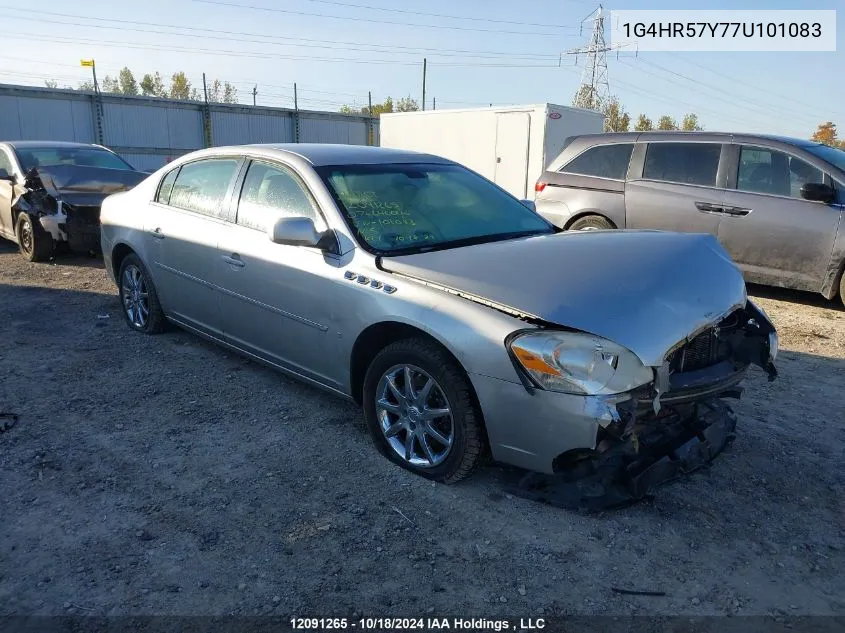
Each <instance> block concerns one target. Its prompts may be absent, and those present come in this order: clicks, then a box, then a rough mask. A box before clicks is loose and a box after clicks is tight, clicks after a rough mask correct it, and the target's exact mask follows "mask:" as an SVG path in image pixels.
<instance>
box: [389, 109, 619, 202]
mask: <svg viewBox="0 0 845 633" xmlns="http://www.w3.org/2000/svg"><path fill="white" fill-rule="evenodd" d="M603 129H604V115H602V114H601V113H600V112H595V111H593V110H585V109H583V108H570V107H567V106H560V105H554V104H551V103H543V104H539V105H525V106H507V107H499V108H473V109H461V110H426V111H424V112H395V113H390V114H382V115H381V118H380V123H379V137H380V141H379V144H380V145H381V146H382V147H392V148H395V149H407V150H412V151H417V152H426V153H428V154H435V155H437V156H442V157H443V158H448V159H449V160H453V161H455V162H456V163H461V164H462V165H464V166H466V167H469V168H470V169H472V170H473V171H476V172H478V173H479V174H481V175H482V176H484V177H485V178H488V179H490V180H492V181H493V182H495V183H496V184H498V185H499V186H500V187H502V188H503V189H505V190H506V191H508V192H510V193H511V194H512V195H514V196H516V197H517V198H520V199H523V200H533V199H534V183H535V182H537V180H538V179H539V177H540V175H541V174H542V173H543V170H544V169H545V168H546V166H547V165H548V164H549V163H550V162H551V161H552V160H554V158H555V157H556V156H557V155H558V154H559V153H560V151H561V149H563V146H564V144H565V142H566V139H567V138H569V137H570V136H577V135H579V134H597V133H600V132H602V131H603Z"/></svg>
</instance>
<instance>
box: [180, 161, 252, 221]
mask: <svg viewBox="0 0 845 633" xmlns="http://www.w3.org/2000/svg"><path fill="white" fill-rule="evenodd" d="M237 166H238V161H237V159H235V158H211V159H208V160H198V161H196V162H193V163H187V164H185V165H182V168H181V169H180V170H179V175H178V176H176V181H175V182H174V183H173V190H172V191H171V192H170V200H169V204H170V206H172V207H177V208H179V209H185V210H187V211H195V212H196V213H202V214H203V215H209V216H212V217H218V218H222V217H223V213H222V207H223V198H224V197H225V196H226V192H227V191H228V190H229V184H230V183H231V182H232V177H233V176H234V175H235V168H236V167H237Z"/></svg>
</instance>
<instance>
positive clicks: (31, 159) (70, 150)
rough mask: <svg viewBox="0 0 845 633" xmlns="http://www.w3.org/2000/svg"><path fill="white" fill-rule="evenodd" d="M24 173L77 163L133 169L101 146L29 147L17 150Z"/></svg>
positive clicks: (88, 165) (107, 167)
mask: <svg viewBox="0 0 845 633" xmlns="http://www.w3.org/2000/svg"><path fill="white" fill-rule="evenodd" d="M15 151H16V153H17V155H18V162H19V163H20V164H21V169H23V171H24V173H26V172H28V171H29V170H30V169H32V168H33V167H55V166H58V165H75V166H77V167H100V168H104V169H131V170H132V171H134V169H133V168H132V165H130V164H129V163H127V162H126V161H125V160H123V159H122V158H121V157H120V156H118V155H117V154H114V153H112V152H110V151H108V150H105V149H101V148H99V147H28V148H22V149H18V150H15Z"/></svg>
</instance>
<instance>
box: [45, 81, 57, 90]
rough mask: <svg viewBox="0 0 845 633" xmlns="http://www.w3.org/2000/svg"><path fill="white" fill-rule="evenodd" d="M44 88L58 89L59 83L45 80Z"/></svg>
mask: <svg viewBox="0 0 845 633" xmlns="http://www.w3.org/2000/svg"><path fill="white" fill-rule="evenodd" d="M44 86H45V87H47V88H58V87H59V82H58V81H56V80H55V79H47V80H45V81H44Z"/></svg>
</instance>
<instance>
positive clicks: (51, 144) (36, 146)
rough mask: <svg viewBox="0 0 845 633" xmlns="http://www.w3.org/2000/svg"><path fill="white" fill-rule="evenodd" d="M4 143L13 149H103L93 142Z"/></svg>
mask: <svg viewBox="0 0 845 633" xmlns="http://www.w3.org/2000/svg"><path fill="white" fill-rule="evenodd" d="M6 144H7V145H11V146H12V147H14V148H15V149H51V148H59V147H67V148H70V147H96V148H97V149H105V148H103V147H102V146H100V145H94V144H93V143H72V142H70V141H6Z"/></svg>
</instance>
